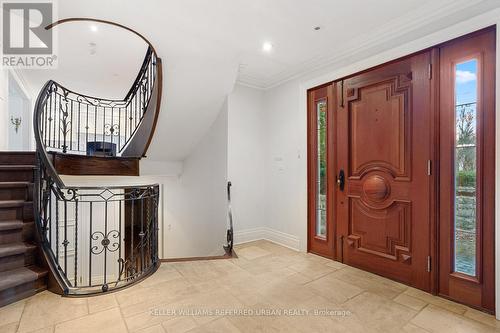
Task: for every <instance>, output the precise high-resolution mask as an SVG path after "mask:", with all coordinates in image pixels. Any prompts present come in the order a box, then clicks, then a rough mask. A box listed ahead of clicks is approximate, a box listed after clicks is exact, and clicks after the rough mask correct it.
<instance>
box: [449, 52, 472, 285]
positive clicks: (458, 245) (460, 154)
mask: <svg viewBox="0 0 500 333" xmlns="http://www.w3.org/2000/svg"><path fill="white" fill-rule="evenodd" d="M477 75H478V61H477V59H470V60H467V61H465V62H462V63H459V64H457V65H455V201H454V202H455V208H454V209H455V214H454V216H455V225H454V242H455V247H454V248H455V256H454V260H455V261H454V264H455V272H457V273H462V274H466V275H470V276H476V275H477V274H476V257H477V244H478V241H477V236H478V218H477V211H478V210H477V203H478V199H477V192H478V191H477V163H476V161H477V122H478V118H477V117H478V116H477V91H478V84H477V82H478V79H477Z"/></svg>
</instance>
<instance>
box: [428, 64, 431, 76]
mask: <svg viewBox="0 0 500 333" xmlns="http://www.w3.org/2000/svg"><path fill="white" fill-rule="evenodd" d="M428 77H429V80H432V64H429V73H428Z"/></svg>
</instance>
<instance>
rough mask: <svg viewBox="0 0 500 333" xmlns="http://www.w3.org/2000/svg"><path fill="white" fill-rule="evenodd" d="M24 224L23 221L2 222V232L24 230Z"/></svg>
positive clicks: (0, 229) (0, 225) (0, 223)
mask: <svg viewBox="0 0 500 333" xmlns="http://www.w3.org/2000/svg"><path fill="white" fill-rule="evenodd" d="M23 226H24V222H23V221H21V220H11V221H0V231H6V230H17V229H22V228H23Z"/></svg>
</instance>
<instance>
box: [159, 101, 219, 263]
mask: <svg viewBox="0 0 500 333" xmlns="http://www.w3.org/2000/svg"><path fill="white" fill-rule="evenodd" d="M227 121H228V115H227V101H226V102H225V103H224V106H223V107H222V109H221V111H220V113H219V115H218V116H217V118H216V120H215V121H214V123H213V124H212V126H211V127H210V129H209V130H208V132H207V133H206V134H205V136H204V137H203V139H202V140H201V142H200V143H199V144H198V145H197V146H196V148H195V149H194V151H193V152H192V153H191V155H190V156H189V157H188V158H187V159H186V160H184V162H183V170H182V174H181V175H180V176H178V177H175V176H174V177H164V179H163V180H161V181H162V182H163V183H164V186H163V187H162V190H163V197H164V207H163V215H164V216H163V231H162V233H163V257H164V258H185V257H200V256H214V255H222V254H224V251H223V248H222V246H223V245H225V239H226V237H225V235H226V228H227V204H226V181H227V135H228V134H227ZM179 139H180V140H181V139H182V138H179Z"/></svg>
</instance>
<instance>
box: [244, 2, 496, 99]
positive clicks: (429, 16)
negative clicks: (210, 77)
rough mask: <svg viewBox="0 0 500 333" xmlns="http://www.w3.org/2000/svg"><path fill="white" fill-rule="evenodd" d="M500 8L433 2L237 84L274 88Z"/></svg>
mask: <svg viewBox="0 0 500 333" xmlns="http://www.w3.org/2000/svg"><path fill="white" fill-rule="evenodd" d="M498 7H500V2H498V1H491V0H447V1H446V2H444V3H440V4H439V5H436V1H431V2H428V3H427V4H426V5H424V6H422V7H419V8H418V9H416V10H414V11H411V12H409V13H407V14H405V15H403V16H400V17H398V18H396V19H394V20H391V21H389V22H387V23H385V24H383V25H381V26H380V27H379V28H378V29H376V30H374V31H373V32H369V33H366V34H364V35H362V36H360V37H359V38H357V39H355V40H352V41H351V42H349V43H348V44H347V45H344V46H341V48H340V49H341V51H337V52H334V53H331V54H327V55H325V56H323V57H315V58H313V59H311V60H308V61H305V62H303V63H301V64H299V65H297V66H293V67H291V68H290V69H288V70H285V71H282V72H280V73H278V74H276V75H273V76H272V77H270V78H267V79H266V78H259V77H256V76H251V75H247V74H243V73H241V74H240V75H239V76H238V79H237V83H238V84H241V85H246V86H249V87H253V88H256V89H263V90H267V89H272V88H274V87H277V86H279V85H281V84H283V83H285V82H288V81H290V80H293V79H296V78H299V77H301V76H304V75H306V74H307V73H310V72H314V71H317V70H320V69H322V68H325V67H327V66H331V65H333V64H335V63H340V62H343V61H348V60H349V59H350V58H353V57H355V56H356V55H359V54H361V53H362V52H367V51H369V50H370V49H373V48H376V47H380V46H383V45H384V44H387V43H389V42H390V41H393V40H395V39H397V38H399V37H403V36H404V35H405V34H408V33H411V32H414V31H417V30H419V29H424V28H428V27H429V26H431V25H433V24H434V25H438V24H440V23H441V24H442V22H443V20H444V19H445V18H453V17H454V16H459V15H460V14H461V13H463V12H464V11H466V10H470V12H471V13H472V14H473V15H471V16H476V15H480V14H482V13H484V12H486V11H488V10H492V9H494V8H498ZM451 24H454V23H451ZM438 28H444V27H438Z"/></svg>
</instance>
